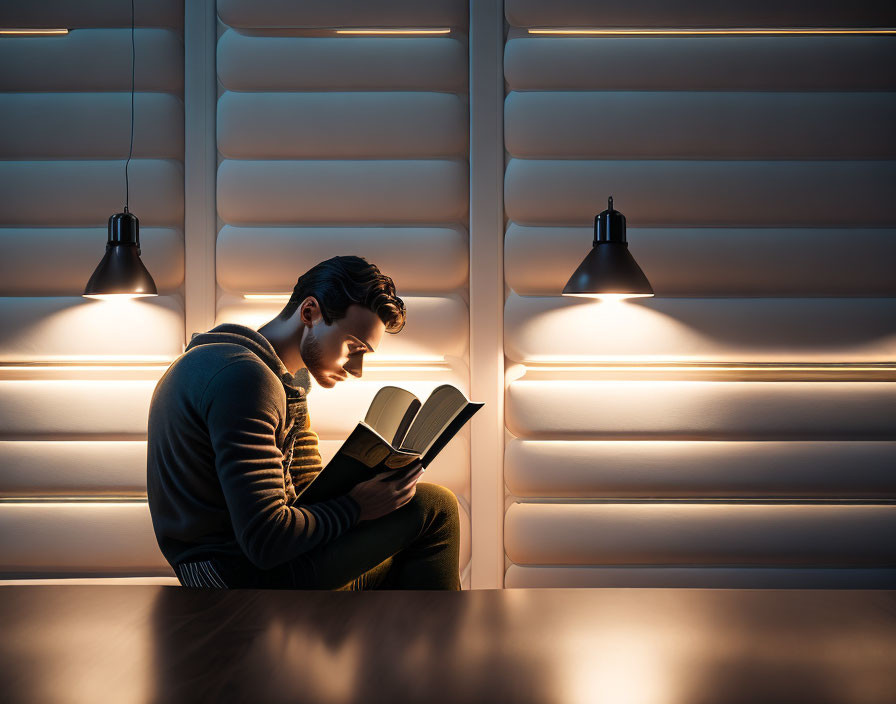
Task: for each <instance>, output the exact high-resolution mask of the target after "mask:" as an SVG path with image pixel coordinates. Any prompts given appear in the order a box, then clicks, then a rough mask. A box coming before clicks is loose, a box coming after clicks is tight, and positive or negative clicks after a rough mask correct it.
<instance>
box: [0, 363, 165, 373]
mask: <svg viewBox="0 0 896 704" xmlns="http://www.w3.org/2000/svg"><path fill="white" fill-rule="evenodd" d="M168 366H169V365H167V364H165V365H161V364H141V365H139V366H138V365H135V364H29V365H19V366H8V365H0V372H13V371H21V370H22V369H40V370H51V371H60V370H62V371H67V372H94V371H115V372H146V371H149V372H163V371H165V370H166V369H167V368H168Z"/></svg>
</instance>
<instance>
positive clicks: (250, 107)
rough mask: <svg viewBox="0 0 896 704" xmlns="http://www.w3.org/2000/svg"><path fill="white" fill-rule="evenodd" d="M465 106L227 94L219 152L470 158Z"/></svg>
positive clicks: (420, 96) (444, 101)
mask: <svg viewBox="0 0 896 704" xmlns="http://www.w3.org/2000/svg"><path fill="white" fill-rule="evenodd" d="M467 112H468V111H467V105H466V103H465V102H464V100H463V99H462V98H461V96H459V95H457V94H454V93H423V92H416V93H411V92H405V93H383V92H357V93H234V92H227V93H225V94H224V95H222V96H221V98H220V99H219V101H218V132H217V134H218V151H219V152H221V155H222V156H224V157H227V158H232V159H299V158H301V159H359V158H381V159H413V158H418V157H439V156H458V157H461V158H466V155H467V122H468V117H467ZM0 124H2V123H0Z"/></svg>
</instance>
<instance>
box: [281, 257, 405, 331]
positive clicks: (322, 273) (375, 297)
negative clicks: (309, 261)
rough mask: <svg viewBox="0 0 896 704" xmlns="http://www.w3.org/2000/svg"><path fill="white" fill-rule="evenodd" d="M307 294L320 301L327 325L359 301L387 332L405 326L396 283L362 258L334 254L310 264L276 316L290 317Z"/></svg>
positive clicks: (282, 318)
mask: <svg viewBox="0 0 896 704" xmlns="http://www.w3.org/2000/svg"><path fill="white" fill-rule="evenodd" d="M308 296H313V297H314V298H315V299H316V300H317V303H318V305H319V306H320V311H321V315H322V316H323V319H324V322H325V323H326V324H327V325H331V324H332V323H333V321H334V320H339V319H340V318H344V317H345V313H346V311H347V310H348V307H349V306H350V305H352V304H353V303H357V304H359V305H362V306H364V307H365V308H367V309H369V310H371V311H373V312H374V313H376V314H377V316H379V319H380V320H382V321H383V323H384V324H385V326H386V332H389V333H393V334H394V333H397V332H400V331H401V329H402V328H403V327H404V323H405V317H406V316H405V307H404V301H402V300H401V299H400V298H399V297H398V296H397V295H395V283H394V282H393V281H392V279H391V278H390V277H388V276H386V275H385V274H384V273H382V272H381V271H380V270H379V269H378V268H377V266H376V265H375V264H371V263H370V262H368V261H367V260H366V259H364V258H363V257H355V256H344V257H331V258H330V259H327V260H326V261H322V262H321V263H320V264H316V265H315V266H313V267H311V268H310V269H309V270H308V271H306V272H305V273H304V274H302V275H301V276H300V277H299V280H298V281H297V282H296V285H295V288H294V289H293V291H292V296H290V298H289V302H288V303H287V304H286V306H285V307H284V308H283V310H282V311H280V314H279V315H278V316H277V317H278V318H280V319H281V320H287V319H288V318H290V317H291V316H292V314H293V313H295V312H296V310H298V308H299V306H300V305H301V303H302V301H304V300H305V299H306V298H307V297H308Z"/></svg>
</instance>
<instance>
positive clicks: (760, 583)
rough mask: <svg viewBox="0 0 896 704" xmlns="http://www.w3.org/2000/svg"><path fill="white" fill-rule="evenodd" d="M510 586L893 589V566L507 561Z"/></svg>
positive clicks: (895, 575)
mask: <svg viewBox="0 0 896 704" xmlns="http://www.w3.org/2000/svg"><path fill="white" fill-rule="evenodd" d="M504 586H505V587H507V588H508V589H514V588H522V589H537V588H556V587H590V588H594V587H617V588H618V587H623V588H637V587H648V588H650V587H654V588H656V587H660V588H664V589H667V588H670V587H683V588H686V589H894V588H896V569H887V568H885V567H882V568H877V569H875V568H862V567H852V568H837V567H831V568H827V569H825V568H812V567H791V568H788V567H630V566H623V567H616V566H611V567H603V566H600V567H528V566H525V565H511V566H510V567H509V568H508V569H507V573H506V575H505V577H504Z"/></svg>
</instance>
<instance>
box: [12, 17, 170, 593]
mask: <svg viewBox="0 0 896 704" xmlns="http://www.w3.org/2000/svg"><path fill="white" fill-rule="evenodd" d="M2 17H3V21H2V22H0V24H2V25H3V26H4V27H19V28H25V27H38V28H39V27H63V28H67V29H69V30H70V31H69V33H68V34H65V35H58V36H31V37H9V36H3V37H0V66H2V69H0V182H2V184H3V185H2V188H0V317H2V320H3V325H2V328H0V329H2V333H0V536H2V538H0V578H4V579H7V578H12V577H17V576H18V577H40V576H58V577H63V576H65V577H77V576H90V575H116V576H156V577H160V576H165V575H168V576H170V577H171V578H173V573H172V572H171V570H170V568H169V567H168V565H167V563H165V561H164V558H163V557H162V555H161V553H160V552H159V550H158V548H157V546H156V544H155V537H154V536H153V533H152V526H151V523H150V516H149V511H148V509H147V505H146V498H145V497H146V417H147V413H148V409H149V400H150V396H151V393H152V389H153V387H154V385H155V378H157V377H158V375H160V374H161V371H162V370H163V369H164V366H165V364H166V363H168V362H170V361H171V360H172V359H174V358H175V357H176V356H177V355H178V354H180V353H181V352H182V351H183V343H184V312H183V311H184V303H183V280H184V166H183V160H184V107H183V83H184V81H183V76H184V58H183V17H184V7H183V3H182V2H180V1H178V0H173V1H171V0H169V1H166V2H137V3H136V8H135V25H136V29H135V32H134V38H135V55H136V63H135V91H136V92H135V96H134V110H135V112H134V118H135V119H134V149H133V158H132V160H131V162H130V165H129V167H128V174H129V179H130V193H129V201H130V203H129V205H130V210H131V212H133V213H134V214H135V215H136V216H137V217H138V218H139V220H140V243H141V246H142V250H143V261H144V263H145V264H146V266H147V268H148V269H149V270H150V272H151V274H152V276H153V278H154V280H155V282H156V285H157V287H158V290H159V296H158V297H157V298H152V299H144V300H135V301H125V302H120V301H115V302H113V301H98V300H90V299H86V298H82V297H81V292H82V291H83V290H84V286H85V285H86V283H87V280H88V278H89V277H90V275H91V274H92V272H93V270H94V268H95V267H96V265H97V264H98V263H99V261H100V259H101V257H102V256H103V253H104V251H105V246H106V239H107V221H108V218H109V216H111V215H112V214H114V213H117V212H121V211H122V209H123V207H124V205H125V159H126V158H127V155H128V147H129V140H130V117H131V96H130V88H131V28H130V24H131V16H130V6H129V5H128V4H127V3H116V4H114V6H113V4H111V3H108V2H103V1H102V0H96V1H95V2H87V3H83V2H82V3H77V4H75V3H64V2H48V3H13V2H7V3H3V8H2Z"/></svg>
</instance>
